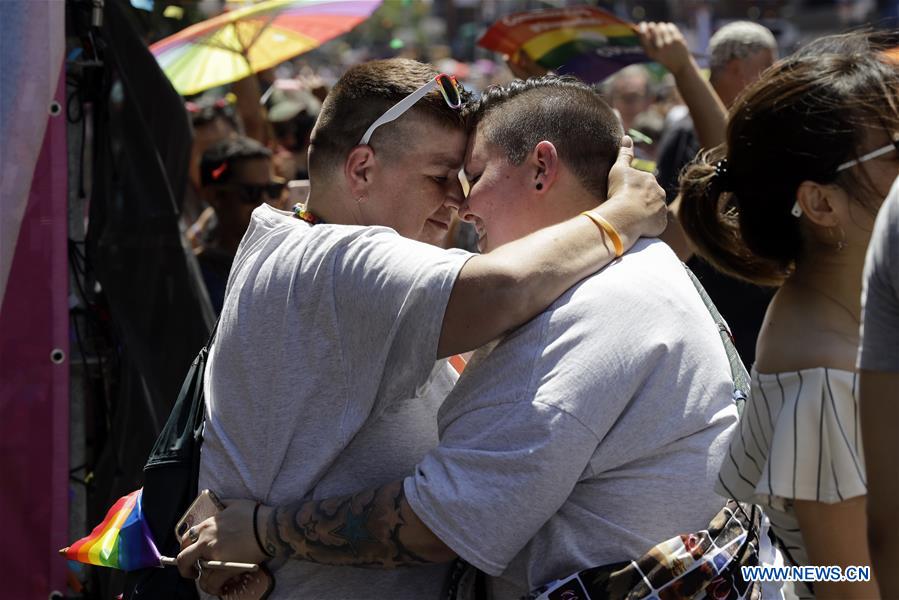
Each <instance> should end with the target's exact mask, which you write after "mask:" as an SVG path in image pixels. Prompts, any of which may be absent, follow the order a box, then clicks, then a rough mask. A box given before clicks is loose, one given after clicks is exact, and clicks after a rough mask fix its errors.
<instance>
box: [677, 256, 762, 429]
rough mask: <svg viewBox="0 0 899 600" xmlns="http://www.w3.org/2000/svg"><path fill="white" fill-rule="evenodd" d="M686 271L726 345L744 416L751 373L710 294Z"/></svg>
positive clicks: (738, 400) (739, 404)
mask: <svg viewBox="0 0 899 600" xmlns="http://www.w3.org/2000/svg"><path fill="white" fill-rule="evenodd" d="M684 270H685V271H686V272H687V276H688V277H689V278H690V281H691V282H693V286H694V287H695V288H696V291H697V293H699V297H700V298H702V303H703V304H705V307H706V309H707V310H708V311H709V313H710V314H711V315H712V319H713V320H714V321H715V324H716V325H717V326H718V334H719V335H720V336H721V343H722V344H724V351H725V352H726V353H727V361H728V362H729V363H730V375H731V378H732V379H733V382H734V403H735V404H736V405H737V412H739V413H740V414H742V413H743V406H744V405H745V404H746V400H748V399H749V388H750V385H751V383H750V378H749V373H748V372H747V371H746V366H745V365H744V364H743V360H742V359H741V358H740V353H739V352H737V347H736V346H735V345H734V337H733V335H732V334H731V332H730V328H729V327H728V326H727V322H726V321H725V320H724V317H722V316H721V313H720V312H718V307H716V306H715V303H714V302H713V301H712V299H711V298H710V297H709V294H708V292H706V291H705V288H704V287H702V283H701V282H700V281H699V279H698V278H697V277H696V275H695V274H694V273H693V271H691V270H690V267H688V266H687V265H684Z"/></svg>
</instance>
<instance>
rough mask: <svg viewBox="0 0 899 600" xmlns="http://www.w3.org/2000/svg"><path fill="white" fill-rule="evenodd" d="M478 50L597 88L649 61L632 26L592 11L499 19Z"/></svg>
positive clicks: (524, 14) (553, 11)
mask: <svg viewBox="0 0 899 600" xmlns="http://www.w3.org/2000/svg"><path fill="white" fill-rule="evenodd" d="M478 45H479V46H482V47H483V48H487V49H488V50H493V51H494V52H499V53H501V54H505V55H506V56H508V57H510V59H511V60H513V61H514V60H516V57H519V56H521V54H524V55H526V56H527V57H528V58H529V59H530V60H531V61H533V62H536V63H537V64H538V65H540V66H541V67H543V68H544V69H548V70H552V71H555V72H556V73H559V74H568V75H574V76H576V77H579V78H580V79H582V80H583V81H585V82H587V83H597V82H600V81H602V80H604V79H605V78H607V77H608V76H609V75H612V74H613V73H615V72H616V71H618V70H619V69H622V68H624V67H626V66H627V65H631V64H634V63H641V62H649V60H650V59H649V58H648V57H647V56H646V54H644V53H643V48H642V46H640V39H639V38H638V37H637V33H636V28H635V25H634V24H633V23H628V22H627V21H623V20H621V19H619V18H618V17H616V16H615V15H613V14H612V13H609V12H606V11H604V10H602V9H599V8H594V7H592V6H569V7H566V8H553V9H541V10H533V11H528V12H520V13H515V14H511V15H508V16H506V17H503V18H502V19H500V20H499V21H497V22H496V23H494V24H493V25H492V26H491V27H490V29H488V30H487V31H486V33H484V35H483V36H482V37H481V39H480V40H478Z"/></svg>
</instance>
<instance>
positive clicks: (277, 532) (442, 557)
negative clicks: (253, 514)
mask: <svg viewBox="0 0 899 600" xmlns="http://www.w3.org/2000/svg"><path fill="white" fill-rule="evenodd" d="M265 537H266V542H265V543H266V549H267V550H268V552H269V554H271V555H273V556H275V557H276V558H277V559H287V558H294V559H299V560H308V561H312V562H317V563H323V564H329V565H352V566H359V567H373V568H379V569H392V568H396V567H402V566H413V565H423V564H431V563H438V562H445V561H448V560H451V559H452V558H454V557H455V554H454V553H453V551H452V550H450V549H449V548H447V547H446V546H445V545H444V544H443V542H441V541H440V539H438V538H437V536H435V535H434V534H433V533H431V530H430V529H428V528H427V526H425V524H424V523H422V522H421V520H420V519H419V518H418V517H417V516H416V515H415V513H414V512H413V511H412V509H411V508H410V506H409V503H408V502H407V501H406V496H405V493H404V491H403V483H402V481H397V482H394V483H390V484H388V485H385V486H382V487H379V488H377V489H374V490H368V491H365V492H361V493H359V494H354V495H352V496H344V497H342V498H330V499H328V500H322V501H320V502H295V503H293V504H287V505H283V506H279V507H277V508H275V509H274V510H273V511H271V514H270V517H269V520H268V525H267V527H266V535H265Z"/></svg>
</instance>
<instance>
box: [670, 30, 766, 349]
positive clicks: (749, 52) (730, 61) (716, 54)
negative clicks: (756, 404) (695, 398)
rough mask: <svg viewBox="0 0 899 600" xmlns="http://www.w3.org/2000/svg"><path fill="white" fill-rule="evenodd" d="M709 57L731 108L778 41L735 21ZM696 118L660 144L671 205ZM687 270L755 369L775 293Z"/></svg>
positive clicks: (695, 142)
mask: <svg viewBox="0 0 899 600" xmlns="http://www.w3.org/2000/svg"><path fill="white" fill-rule="evenodd" d="M708 56H709V69H710V71H711V72H710V76H709V82H710V83H711V84H712V87H713V88H714V90H715V93H717V94H718V97H719V98H721V102H722V103H724V105H725V106H726V107H728V108H730V105H731V104H733V102H734V100H735V99H736V98H737V96H739V95H740V92H742V91H743V90H744V89H745V88H746V87H748V86H749V85H750V84H752V83H754V82H755V81H756V80H758V78H759V76H760V75H761V74H762V71H764V70H765V69H767V68H768V67H769V66H771V65H772V64H774V61H775V60H777V40H775V39H774V35H773V34H772V33H771V31H769V30H768V28H766V27H764V26H763V25H759V24H758V23H752V22H750V21H735V22H733V23H728V24H727V25H725V26H724V27H722V28H721V29H719V30H718V31H716V32H715V35H713V36H712V38H711V40H709V48H708ZM694 116H695V115H687V116H686V117H683V118H682V119H681V120H680V121H677V122H675V123H674V125H672V126H671V128H670V129H669V130H668V131H667V132H666V133H665V135H664V136H662V139H661V141H660V142H659V160H658V181H659V185H661V186H662V187H663V188H664V189H665V193H666V194H667V196H668V202H669V203H671V202H673V201H674V199H675V197H676V196H677V190H678V176H679V175H680V172H681V170H682V169H683V168H684V166H685V165H686V164H687V163H689V162H690V161H692V160H693V157H695V156H696V153H697V152H699V150H700V141H699V138H698V137H697V135H696V130H695V128H694V123H693V118H694ZM722 141H723V140H722ZM710 145H712V144H710ZM682 258H683V257H682ZM688 264H689V266H690V268H691V269H692V270H693V272H694V273H695V274H696V276H697V277H699V279H700V281H702V284H703V286H705V288H706V291H707V292H708V294H709V296H711V298H712V300H713V301H714V302H715V305H716V306H717V307H718V310H719V311H720V312H721V314H722V315H723V316H724V318H725V319H726V320H727V322H728V324H729V325H730V327H731V331H732V333H733V335H734V341H735V344H736V346H737V350H738V351H739V353H740V358H742V359H743V362H744V363H746V364H747V365H751V364H752V363H753V361H754V359H755V340H756V338H757V337H758V333H759V329H760V328H761V326H762V320H763V319H764V317H765V310H766V309H767V307H768V302H769V301H770V299H771V291H770V290H767V289H765V288H760V287H757V286H753V285H750V284H747V283H743V282H740V281H737V280H735V279H733V278H732V277H728V276H727V275H723V274H721V273H719V272H718V271H716V270H715V269H713V268H712V267H711V266H710V265H709V264H708V263H706V262H705V261H703V260H702V259H700V258H699V257H695V256H694V257H693V258H691V259H690V260H689V262H688Z"/></svg>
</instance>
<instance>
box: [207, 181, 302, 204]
mask: <svg viewBox="0 0 899 600" xmlns="http://www.w3.org/2000/svg"><path fill="white" fill-rule="evenodd" d="M286 186H287V183H286V182H284V181H276V180H272V181H269V182H268V183H242V182H239V181H234V182H230V183H227V184H225V185H223V186H222V187H230V188H233V189H236V190H239V191H240V194H241V199H242V200H243V201H244V202H246V203H247V204H259V203H260V202H262V201H263V200H264V199H265V198H263V194H264V195H265V197H266V198H267V199H268V200H278V199H279V198H280V197H281V193H282V192H283V191H284V188H285V187H286Z"/></svg>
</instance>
